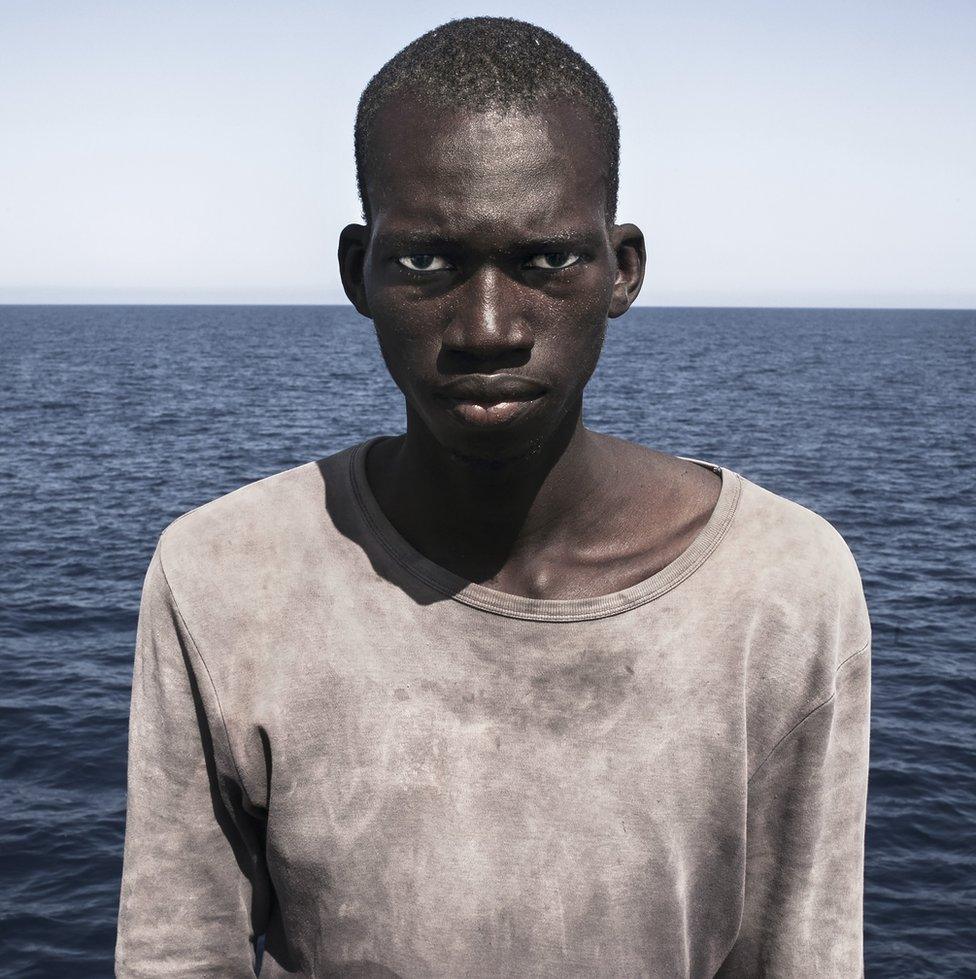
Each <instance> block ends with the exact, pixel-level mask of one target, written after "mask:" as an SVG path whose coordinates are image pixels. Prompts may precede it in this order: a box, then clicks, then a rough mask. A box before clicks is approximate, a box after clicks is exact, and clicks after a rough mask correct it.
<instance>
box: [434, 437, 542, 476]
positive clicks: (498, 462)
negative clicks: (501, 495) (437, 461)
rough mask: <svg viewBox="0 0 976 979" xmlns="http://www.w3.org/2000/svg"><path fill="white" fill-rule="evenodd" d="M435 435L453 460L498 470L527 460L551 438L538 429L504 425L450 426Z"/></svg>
mask: <svg viewBox="0 0 976 979" xmlns="http://www.w3.org/2000/svg"><path fill="white" fill-rule="evenodd" d="M435 438H436V439H437V441H438V442H439V443H440V445H441V447H442V448H444V449H445V450H446V451H447V452H448V453H449V454H450V456H451V458H453V459H454V460H456V461H457V462H460V463H463V464H464V465H467V466H471V467H473V468H478V469H482V470H485V471H493V470H501V469H505V468H508V467H510V466H518V465H520V464H523V463H526V462H530V461H531V460H532V459H533V458H534V457H536V456H538V454H539V453H540V452H541V451H542V449H543V448H544V447H545V445H546V444H547V442H548V441H549V440H550V439H551V438H552V436H551V435H550V436H549V438H547V437H546V435H545V433H540V432H538V431H533V432H526V431H519V430H518V429H517V428H514V427H513V428H506V429H504V430H499V431H482V432H479V431H470V430H463V429H462V430H458V429H456V428H453V427H452V429H451V430H449V431H444V430H443V429H442V430H440V431H438V432H437V433H436V435H435Z"/></svg>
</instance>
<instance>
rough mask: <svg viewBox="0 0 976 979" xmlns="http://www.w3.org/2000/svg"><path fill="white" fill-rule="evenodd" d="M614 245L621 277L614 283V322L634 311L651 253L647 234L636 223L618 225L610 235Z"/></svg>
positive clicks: (612, 310)
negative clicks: (618, 317)
mask: <svg viewBox="0 0 976 979" xmlns="http://www.w3.org/2000/svg"><path fill="white" fill-rule="evenodd" d="M610 244H611V246H612V247H613V250H614V252H615V253H616V256H617V277H616V278H615V279H614V281H613V298H612V299H611V300H610V312H609V314H608V315H609V316H610V318H611V319H614V318H615V317H617V316H622V315H623V314H624V313H626V312H627V310H628V309H630V307H631V304H632V303H633V301H634V300H635V299H636V298H637V294H638V293H639V292H640V290H641V284H642V283H643V281H644V269H645V268H646V267H647V252H646V250H645V248H644V234H643V232H642V231H641V229H640V228H638V227H637V225H636V224H616V225H614V227H613V230H612V231H611V232H610Z"/></svg>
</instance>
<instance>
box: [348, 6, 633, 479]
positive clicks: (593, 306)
mask: <svg viewBox="0 0 976 979" xmlns="http://www.w3.org/2000/svg"><path fill="white" fill-rule="evenodd" d="M496 32H497V36H496ZM439 38H440V39H439ZM536 38H538V39H539V44H536V42H535V39H536ZM543 38H545V41H544V43H543ZM536 49H542V51H541V53H540V55H539V58H540V61H541V62H543V63H544V64H540V65H535V64H533V62H532V59H531V54H532V52H533V51H534V50H536ZM409 52H413V53H412V54H410V56H409V57H406V55H407V53H409ZM554 52H559V58H561V59H562V60H559V59H558V58H557V57H556V54H555V53H554ZM567 52H568V53H567ZM398 59H405V60H404V61H403V62H402V63H401V65H400V67H396V63H397V62H398ZM577 64H582V65H583V66H584V67H585V70H584V68H579V67H574V66H576V65H577ZM391 66H394V67H391ZM405 66H406V67H405ZM514 66H521V67H520V68H519V70H518V71H515V68H514ZM560 66H561V67H560ZM557 68H558V69H559V70H558V71H557ZM384 76H385V77H386V78H387V81H383V78H384ZM438 76H440V77H438ZM515 78H517V79H519V82H518V86H514V89H513V85H514V83H513V81H512V80H513V79H515ZM444 79H448V80H449V83H446V82H445V81H444ZM378 80H379V81H378ZM557 80H558V84H557ZM594 80H595V81H594ZM455 84H456V85H459V86H460V88H457V89H456V92H457V97H456V98H455V99H453V100H452V99H451V98H450V97H449V95H450V92H451V90H452V88H451V86H452V85H455ZM374 86H376V88H375V92H374V95H370V89H367V92H366V93H365V94H364V96H363V103H368V111H366V110H365V109H364V105H363V103H361V104H360V125H359V127H358V129H357V140H358V141H357V157H359V158H360V163H359V176H360V180H361V186H362V188H363V195H364V207H365V209H366V212H367V224H366V225H350V226H348V227H347V228H345V229H344V231H343V232H342V236H341V238H340V245H339V261H340V269H341V273H342V279H343V285H344V286H345V289H346V293H347V295H348V296H349V298H350V299H351V300H352V302H353V304H354V305H355V306H356V308H357V309H358V310H359V311H360V312H361V313H362V314H363V315H364V316H368V317H369V318H371V319H372V320H373V322H374V324H375V327H376V332H377V336H378V338H379V342H380V348H381V350H382V353H383V356H384V359H385V361H386V364H387V367H388V368H389V370H390V373H391V375H392V376H393V379H394V380H395V381H396V383H397V385H398V386H399V387H400V389H401V391H403V394H404V396H405V398H406V403H407V419H408V435H409V434H410V432H411V430H412V431H414V433H415V434H416V435H417V436H418V437H420V438H425V437H429V438H431V439H433V440H434V441H435V442H437V443H439V444H440V445H441V446H442V447H444V448H446V449H448V450H449V451H451V452H452V453H453V454H454V455H455V456H459V457H463V458H469V459H481V460H492V461H503V460H506V459H509V460H514V459H517V458H521V457H524V456H526V455H529V454H531V453H533V452H534V451H536V450H538V449H539V448H540V447H541V446H543V445H544V444H546V443H553V442H554V441H555V440H556V439H557V438H558V436H559V434H560V433H562V434H565V433H566V432H567V431H568V430H570V429H572V428H573V427H574V426H575V424H576V423H577V422H578V420H579V417H580V411H581V405H582V392H583V388H584V386H585V384H586V382H587V381H588V380H589V377H590V375H591V374H592V372H593V370H594V368H595V367H596V363H597V360H598V358H599V354H600V350H601V348H602V343H603V337H604V332H605V328H606V321H607V317H608V316H619V315H620V314H621V313H623V312H624V311H625V310H626V309H627V308H628V307H629V306H630V304H631V302H632V301H633V299H634V298H635V297H636V295H637V292H638V290H639V288H640V284H641V279H642V277H643V270H644V249H643V238H642V236H641V233H640V231H639V229H637V228H635V227H634V226H633V225H615V224H613V219H612V208H613V205H614V198H615V196H616V160H617V156H616V147H617V136H616V134H617V129H616V119H615V114H614V111H613V103H612V101H611V100H610V96H609V93H608V92H607V91H606V87H605V86H604V85H603V82H602V81H600V80H599V77H598V76H597V75H596V73H595V72H594V71H593V69H592V68H590V67H589V66H588V65H586V63H585V62H583V61H582V59H580V58H579V56H578V55H576V54H575V53H574V52H572V51H571V50H570V49H569V48H567V47H566V46H565V45H564V44H563V43H562V42H561V41H559V40H558V39H556V38H554V37H552V35H549V34H547V33H546V32H544V31H541V30H540V29H539V28H537V27H533V26H531V25H528V24H521V23H519V22H517V21H509V20H501V19H497V18H479V19H477V20H473V21H460V22H454V23H452V24H448V25H445V26H444V27H442V28H438V30H437V31H436V32H431V34H429V35H425V36H424V37H422V38H420V39H419V40H418V41H415V42H414V43H413V44H412V45H410V46H408V47H407V48H406V49H405V50H404V52H401V54H400V55H397V56H396V57H395V58H394V59H393V61H391V62H390V63H389V64H388V65H386V66H384V68H383V69H381V70H380V72H379V73H378V75H377V76H376V78H375V79H374V80H373V82H371V83H370V88H373V87H374ZM515 89H517V91H518V92H519V93H520V94H519V95H518V97H514V96H513V94H512V92H513V90H515ZM582 90H585V92H586V93H588V94H586V96H585V97H584V96H582V95H581V94H580V93H581V91H582ZM378 93H383V94H382V97H379V94H378ZM506 93H507V94H506ZM601 93H602V94H601ZM374 96H375V97H374ZM604 99H605V101H602V100H604ZM600 105H603V106H605V107H606V106H609V113H610V117H611V118H610V119H608V118H607V116H606V113H604V114H603V115H600V114H599V113H598V108H597V107H598V106H600ZM608 126H609V127H610V128H609V129H608ZM608 134H609V135H608Z"/></svg>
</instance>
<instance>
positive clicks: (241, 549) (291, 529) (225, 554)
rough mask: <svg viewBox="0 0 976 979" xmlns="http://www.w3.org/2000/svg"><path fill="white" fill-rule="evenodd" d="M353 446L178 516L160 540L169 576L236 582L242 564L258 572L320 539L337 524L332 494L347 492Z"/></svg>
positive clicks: (255, 483)
mask: <svg viewBox="0 0 976 979" xmlns="http://www.w3.org/2000/svg"><path fill="white" fill-rule="evenodd" d="M354 448H355V446H349V447H347V448H345V449H342V450H340V451H338V452H335V453H333V454H332V455H329V456H326V457H325V458H322V459H318V460H312V461H309V462H305V463H302V464H301V465H298V466H294V467H292V468H290V469H286V470H283V471H281V472H277V473H273V474H271V475H268V476H265V477H263V478H260V479H257V480H254V481H253V482H250V483H247V484H245V485H243V486H240V487H238V488H237V489H235V490H232V491H230V492H228V493H225V494H223V495H221V496H218V497H216V498H215V499H213V500H210V501H208V502H206V503H203V504H201V505H200V506H197V507H194V508H193V509H192V510H189V511H187V512H186V513H183V514H181V515H180V516H178V517H176V518H175V519H174V520H173V521H171V522H170V523H169V524H168V525H167V526H166V527H165V529H164V530H163V532H162V533H161V534H160V537H159V544H158V550H159V556H160V561H161V563H162V566H163V569H164V571H165V572H166V574H167V577H171V576H176V577H182V576H185V575H187V574H189V575H191V576H200V577H206V576H216V575H225V576H230V577H235V576H239V575H240V574H241V573H242V566H246V567H247V568H248V569H249V570H250V571H251V572H252V573H253V572H257V571H259V570H260V569H262V568H265V569H267V568H273V567H274V566H275V565H276V564H278V563H280V562H281V561H283V560H285V559H286V557H287V556H289V555H293V554H294V551H295V549H296V548H301V547H302V546H308V544H309V542H310V541H312V540H316V541H319V542H321V540H322V535H323V532H325V531H327V529H328V527H329V525H330V521H329V519H328V505H329V502H330V501H329V500H328V496H329V494H330V492H332V493H336V494H338V493H339V492H340V491H341V489H342V487H341V483H342V477H343V475H344V465H345V464H346V462H347V459H348V456H349V454H350V453H351V452H352V451H353V449H354Z"/></svg>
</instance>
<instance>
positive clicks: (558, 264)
mask: <svg viewBox="0 0 976 979" xmlns="http://www.w3.org/2000/svg"><path fill="white" fill-rule="evenodd" d="M578 261H579V255H577V254H575V253H574V252H542V253H541V254H539V255H533V256H532V257H531V258H530V259H529V261H528V265H529V268H533V269H568V268H569V266H570V265H575V264H576V263H577V262H578Z"/></svg>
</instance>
